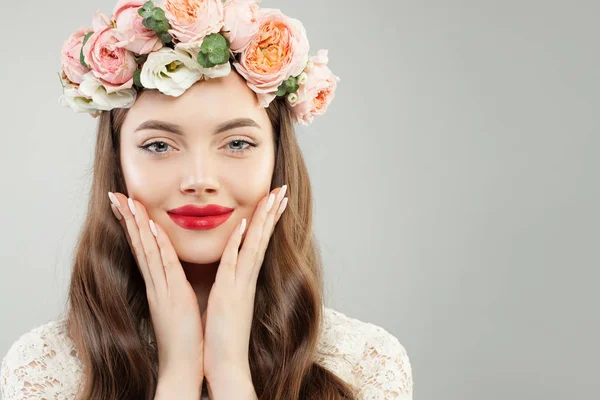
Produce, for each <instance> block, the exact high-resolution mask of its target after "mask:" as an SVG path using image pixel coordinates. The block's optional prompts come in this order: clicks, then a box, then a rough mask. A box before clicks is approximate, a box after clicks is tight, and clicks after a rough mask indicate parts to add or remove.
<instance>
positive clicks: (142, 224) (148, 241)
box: [127, 198, 167, 296]
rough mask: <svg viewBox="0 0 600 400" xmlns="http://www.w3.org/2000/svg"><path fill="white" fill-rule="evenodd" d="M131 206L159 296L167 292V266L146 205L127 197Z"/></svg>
mask: <svg viewBox="0 0 600 400" xmlns="http://www.w3.org/2000/svg"><path fill="white" fill-rule="evenodd" d="M127 201H128V205H129V208H130V209H131V210H132V211H133V212H134V217H135V222H136V223H137V227H138V233H139V236H140V242H141V244H142V248H143V249H144V254H145V255H146V262H147V264H148V270H149V271H150V275H152V280H153V282H154V288H155V290H156V293H157V294H158V295H159V296H163V295H166V293H167V277H166V276H165V268H164V266H163V260H162V257H161V255H160V250H159V248H158V244H157V243H156V237H155V236H154V234H153V233H152V232H151V231H150V221H149V218H148V213H147V212H146V207H144V205H143V204H142V203H140V202H139V201H137V200H133V199H131V198H129V199H127Z"/></svg>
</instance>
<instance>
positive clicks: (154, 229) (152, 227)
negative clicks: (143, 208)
mask: <svg viewBox="0 0 600 400" xmlns="http://www.w3.org/2000/svg"><path fill="white" fill-rule="evenodd" d="M150 230H151V231H152V234H153V235H154V237H158V232H157V231H156V225H154V221H152V220H150Z"/></svg>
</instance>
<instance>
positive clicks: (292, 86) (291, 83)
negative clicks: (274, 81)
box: [285, 76, 300, 93]
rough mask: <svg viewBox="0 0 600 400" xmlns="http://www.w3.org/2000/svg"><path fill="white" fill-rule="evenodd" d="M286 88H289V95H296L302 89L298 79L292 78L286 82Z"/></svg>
mask: <svg viewBox="0 0 600 400" xmlns="http://www.w3.org/2000/svg"><path fill="white" fill-rule="evenodd" d="M285 86H286V88H287V90H286V91H287V92H288V93H294V92H296V91H297V90H298V88H299V87H300V86H299V85H298V79H297V78H295V77H293V76H291V77H289V78H288V79H286V80H285Z"/></svg>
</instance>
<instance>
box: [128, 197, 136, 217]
mask: <svg viewBox="0 0 600 400" xmlns="http://www.w3.org/2000/svg"><path fill="white" fill-rule="evenodd" d="M127 204H129V209H130V210H131V213H132V214H133V215H135V204H133V200H131V197H128V198H127Z"/></svg>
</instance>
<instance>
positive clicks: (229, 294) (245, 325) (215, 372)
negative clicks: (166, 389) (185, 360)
mask: <svg viewBox="0 0 600 400" xmlns="http://www.w3.org/2000/svg"><path fill="white" fill-rule="evenodd" d="M286 189H287V187H286V186H285V185H284V186H282V187H281V188H277V189H275V190H273V191H272V192H271V193H270V195H269V196H266V197H264V198H263V199H261V201H260V202H259V203H258V205H257V207H256V210H255V211H254V215H253V216H252V222H251V223H250V225H249V226H248V233H247V234H246V238H245V239H244V244H243V246H242V248H241V249H240V250H239V254H238V248H239V246H240V243H241V241H242V236H243V233H244V228H245V222H246V221H245V219H244V220H242V222H241V223H240V225H238V227H236V229H234V231H233V233H232V234H231V236H230V238H229V240H228V242H227V245H226V246H225V250H224V251H223V255H222V256H221V262H220V264H219V268H218V270H217V275H216V278H215V282H214V284H213V286H212V288H211V290H210V293H209V296H208V304H207V306H206V311H205V312H204V314H203V315H202V322H203V325H204V326H203V332H204V352H203V354H204V376H205V378H206V380H207V384H208V388H209V392H210V394H211V398H216V399H219V398H243V397H242V396H244V395H245V394H244V393H247V394H248V396H256V395H255V392H254V388H253V386H252V376H251V373H250V362H249V359H248V355H249V354H248V353H249V346H250V330H251V327H252V319H253V316H254V297H255V293H256V282H257V280H258V275H259V272H260V268H261V266H262V263H263V259H264V255H265V251H266V249H267V246H268V244H269V240H270V239H271V235H272V233H273V231H274V226H275V224H276V223H277V222H278V221H279V217H280V216H281V214H282V213H283V210H284V209H285V206H286V205H287V197H286V198H285V199H284V196H285V192H286ZM240 228H241V229H240ZM240 230H241V232H240ZM213 395H214V397H213Z"/></svg>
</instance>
